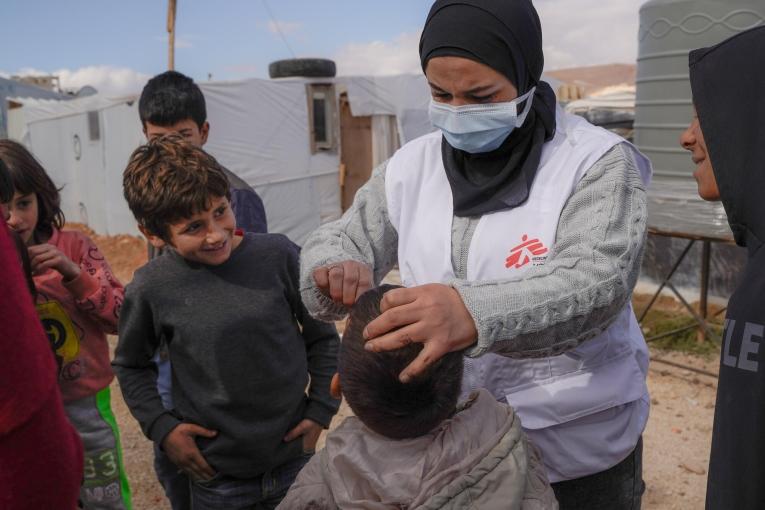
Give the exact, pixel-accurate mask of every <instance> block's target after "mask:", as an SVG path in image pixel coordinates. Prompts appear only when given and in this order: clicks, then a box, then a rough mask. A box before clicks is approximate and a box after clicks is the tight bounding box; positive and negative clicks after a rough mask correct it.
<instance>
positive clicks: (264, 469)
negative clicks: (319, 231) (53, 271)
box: [113, 136, 339, 510]
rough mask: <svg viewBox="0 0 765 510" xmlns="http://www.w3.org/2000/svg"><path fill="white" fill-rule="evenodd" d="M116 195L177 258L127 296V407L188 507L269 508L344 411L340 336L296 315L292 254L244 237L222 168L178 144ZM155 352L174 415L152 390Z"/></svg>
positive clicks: (286, 245)
mask: <svg viewBox="0 0 765 510" xmlns="http://www.w3.org/2000/svg"><path fill="white" fill-rule="evenodd" d="M123 184H124V194H125V198H126V200H127V202H128V205H129V206H130V209H131V211H132V212H133V214H134V216H135V217H136V220H137V221H138V224H139V228H140V229H141V231H142V232H143V233H144V235H145V236H146V237H147V238H148V240H149V242H150V243H151V244H152V245H153V246H154V247H156V248H162V247H165V246H171V247H172V248H173V249H172V250H167V253H166V254H164V255H163V256H161V257H157V258H155V259H154V260H152V261H150V262H149V263H148V264H147V265H145V266H144V267H142V268H141V269H139V270H138V271H137V272H136V274H135V277H134V279H133V281H132V283H131V284H130V285H129V286H128V287H127V291H126V295H125V302H124V304H123V307H122V312H121V316H120V328H119V343H118V345H117V350H116V352H115V358H114V362H113V365H114V370H115V372H116V374H117V377H118V379H119V382H120V387H121V389H122V392H123V396H124V398H125V402H126V403H127V405H128V407H129V408H130V410H131V412H132V413H133V415H134V416H135V417H136V419H137V420H138V421H139V422H140V424H141V427H142V429H143V431H144V433H145V434H146V435H147V436H148V437H149V438H150V439H151V440H152V441H154V443H155V444H156V445H159V446H161V447H162V449H163V450H164V452H165V453H166V454H167V456H168V457H169V458H170V460H171V461H172V462H173V463H174V464H175V465H176V466H177V468H176V469H180V470H181V471H183V472H184V473H186V474H187V475H188V476H189V478H190V479H191V484H190V485H191V489H190V492H191V506H192V507H193V508H194V509H195V510H207V509H229V508H250V507H256V506H257V508H274V507H275V506H276V505H277V504H278V503H279V501H280V500H281V499H282V498H283V497H284V494H285V493H286V491H287V489H288V488H289V486H290V485H291V484H292V482H293V480H294V478H295V476H296V475H297V473H298V472H299V471H300V469H301V468H302V467H303V465H304V464H305V463H306V462H307V460H308V458H309V457H310V456H311V455H312V453H313V450H314V448H315V445H316V441H317V439H318V437H319V434H320V433H321V430H322V429H323V428H326V427H327V426H328V425H329V423H330V421H331V418H332V416H333V415H334V414H335V413H336V411H337V408H338V406H339V401H338V400H336V399H334V398H332V397H331V396H330V394H329V384H330V380H331V377H332V374H333V373H334V371H335V367H336V356H337V345H338V336H337V332H336V331H335V329H334V326H332V325H329V324H325V323H322V322H319V321H316V320H314V319H312V318H311V317H310V316H309V315H308V313H307V311H306V310H305V308H304V307H303V304H302V302H301V300H300V293H299V290H298V248H297V247H296V246H295V245H294V244H293V243H292V242H291V241H289V240H288V239H287V238H286V237H284V236H282V235H278V234H251V233H247V234H245V235H244V236H240V235H238V234H237V233H236V223H235V220H234V215H233V212H232V211H231V206H230V202H229V196H230V188H229V183H228V181H227V179H226V175H225V173H224V172H223V169H222V168H221V166H220V165H219V164H218V163H217V161H215V159H214V158H213V157H212V156H209V155H208V154H206V153H205V152H204V151H202V150H201V149H199V148H197V147H194V146H193V145H191V144H189V143H185V142H183V141H182V140H180V139H179V138H178V137H175V136H171V137H163V138H159V139H156V140H154V141H153V142H150V143H149V144H147V145H144V146H142V147H139V148H138V149H137V150H136V151H135V152H134V153H133V155H132V157H131V159H130V163H129V164H128V167H127V169H126V170H125V174H124V179H123ZM160 341H165V342H166V344H167V348H168V353H169V357H170V360H171V361H172V366H173V388H172V396H173V402H174V407H173V409H172V410H168V409H166V408H165V406H164V405H163V403H162V401H161V399H160V396H159V393H158V391H157V385H156V366H155V364H154V362H153V356H154V353H155V352H156V350H157V348H158V347H159V344H160ZM309 374H310V385H309ZM306 388H308V393H307V394H306Z"/></svg>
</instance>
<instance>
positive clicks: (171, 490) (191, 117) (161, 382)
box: [138, 71, 268, 510]
mask: <svg viewBox="0 0 765 510" xmlns="http://www.w3.org/2000/svg"><path fill="white" fill-rule="evenodd" d="M138 112H139V115H140V117H141V124H142V126H143V133H144V135H145V136H146V138H147V139H148V140H153V139H155V138H157V137H161V136H163V135H165V134H167V133H178V134H179V135H181V136H182V137H183V138H184V139H185V140H187V141H188V142H190V143H192V144H194V145H196V146H197V147H200V148H201V147H203V146H204V144H205V143H206V142H207V137H208V136H209V134H210V123H209V122H208V120H207V106H206V103H205V97H204V95H203V94H202V90H201V89H200V88H199V86H198V85H197V84H196V83H194V81H193V80H192V79H191V78H189V77H188V76H184V75H183V74H181V73H179V72H177V71H167V72H164V73H162V74H158V75H157V76H155V77H154V78H152V79H151V80H149V81H148V83H147V84H146V86H145V87H144V89H143V92H142V93H141V98H140V100H139V102H138ZM221 168H222V170H223V172H224V173H225V174H226V177H227V178H228V180H229V183H230V184H231V187H230V193H231V210H232V211H233V212H234V216H235V217H236V224H237V226H238V227H239V228H240V229H242V230H243V231H245V232H254V233H265V232H268V226H267V223H266V211H265V209H264V207H263V201H262V200H261V199H260V197H259V196H258V194H257V193H255V191H254V190H253V189H252V188H251V187H250V186H249V185H248V184H247V183H246V182H245V181H244V180H242V179H241V178H239V177H238V176H237V175H236V174H234V173H233V172H231V171H230V170H228V169H227V168H225V167H221ZM148 247H149V260H151V259H153V258H154V257H157V256H159V255H161V254H162V252H163V250H159V249H156V248H155V247H154V246H153V245H152V244H151V243H149V246H148ZM166 351H167V349H165V348H164V343H163V344H162V347H160V349H159V352H158V353H157V356H156V362H157V369H158V375H157V387H158V388H159V394H160V396H161V397H162V402H163V403H164V404H165V407H166V408H167V409H172V408H173V402H172V396H171V391H172V389H171V385H172V382H171V380H172V369H171V366H170V362H169V361H168V360H167V352H166ZM154 470H155V471H156V473H157V478H158V479H159V481H160V483H161V484H162V487H163V488H164V489H165V494H166V495H167V498H168V499H169V500H170V503H171V505H172V507H173V510H188V509H189V508H190V506H189V505H190V502H189V490H188V488H189V481H188V479H187V478H186V476H185V475H184V474H183V473H182V472H179V471H178V469H177V468H176V466H175V464H173V463H172V462H171V461H170V459H168V458H167V456H166V455H165V454H164V452H163V451H162V450H161V449H160V448H159V447H156V448H155V451H154Z"/></svg>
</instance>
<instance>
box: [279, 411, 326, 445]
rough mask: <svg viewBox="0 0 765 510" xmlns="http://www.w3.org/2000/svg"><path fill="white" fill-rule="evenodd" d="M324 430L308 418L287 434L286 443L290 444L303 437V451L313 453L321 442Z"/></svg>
mask: <svg viewBox="0 0 765 510" xmlns="http://www.w3.org/2000/svg"><path fill="white" fill-rule="evenodd" d="M322 430H324V427H322V426H321V425H319V424H318V423H316V422H315V421H313V420H309V419H307V418H306V419H305V420H303V421H301V422H300V423H298V424H297V425H296V426H295V428H294V429H292V430H290V431H289V432H287V435H286V436H284V442H285V443H289V442H290V441H294V440H295V439H297V438H299V437H300V436H303V451H304V452H312V451H314V450H315V449H316V443H317V441H319V436H320V435H321V431H322Z"/></svg>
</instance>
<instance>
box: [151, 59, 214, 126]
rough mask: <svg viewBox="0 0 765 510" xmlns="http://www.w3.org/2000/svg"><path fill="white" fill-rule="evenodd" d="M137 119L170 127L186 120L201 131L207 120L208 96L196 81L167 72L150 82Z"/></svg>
mask: <svg viewBox="0 0 765 510" xmlns="http://www.w3.org/2000/svg"><path fill="white" fill-rule="evenodd" d="M138 115H139V116H140V117H141V124H142V125H143V127H144V129H146V123H147V122H150V123H151V124H154V125H155V126H162V127H168V126H172V125H174V124H177V123H178V122H180V121H182V120H186V119H191V120H193V121H194V122H195V123H196V124H197V126H199V128H200V129H201V128H202V125H203V124H204V123H205V121H206V120H207V106H206V105H205V96H204V95H203V94H202V91H201V90H200V89H199V86H198V85H197V84H196V83H194V80H192V79H191V78H189V77H188V76H186V75H184V74H181V73H179V72H177V71H165V72H164V73H162V74H158V75H157V76H155V77H154V78H152V79H151V80H149V81H148V82H147V83H146V85H145V86H144V88H143V92H141V99H140V100H139V101H138Z"/></svg>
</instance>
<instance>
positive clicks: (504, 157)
mask: <svg viewBox="0 0 765 510" xmlns="http://www.w3.org/2000/svg"><path fill="white" fill-rule="evenodd" d="M441 56H455V57H463V58H468V59H471V60H474V61H476V62H479V63H481V64H484V65H487V66H489V67H491V68H492V69H494V70H495V71H497V72H500V73H502V74H504V75H505V76H506V77H507V78H508V79H509V80H510V81H511V82H512V83H513V85H515V87H516V88H517V89H518V96H522V95H523V94H525V93H526V92H528V91H529V90H531V88H532V87H534V86H536V92H535V94H534V98H533V102H532V107H531V110H530V111H529V114H528V116H527V117H526V120H525V122H524V124H523V126H522V127H520V128H517V129H515V130H514V131H513V132H512V133H511V134H510V136H508V137H507V139H506V140H505V142H504V143H503V144H502V145H501V146H500V147H499V148H498V149H497V150H495V151H492V152H487V153H482V154H470V153H467V152H464V151H461V150H459V149H455V148H454V147H452V146H451V145H449V142H447V141H446V138H443V140H442V142H441V152H442V155H443V161H444V167H445V169H446V175H447V177H448V179H449V184H450V186H451V189H452V196H453V197H454V214H455V215H457V216H481V215H484V214H489V213H492V212H497V211H502V210H506V209H512V208H514V207H517V206H519V205H521V204H523V203H524V202H525V201H526V199H527V198H528V196H529V190H530V189H531V185H532V183H533V182H534V176H535V175H536V173H537V169H538V167H539V160H540V158H541V156H542V146H543V145H544V143H545V142H547V141H548V140H550V139H552V137H553V135H554V133H555V104H556V99H555V93H554V92H553V90H552V89H551V88H550V85H549V84H547V83H546V82H544V81H540V78H541V76H542V69H543V67H544V56H543V54H542V27H541V25H540V23H539V16H537V12H536V10H535V9H534V6H533V5H532V4H531V1H530V0H502V1H500V0H437V1H436V3H435V4H433V7H432V8H431V9H430V14H428V19H427V21H426V22H425V27H424V29H423V32H422V38H421V39H420V61H421V63H422V69H423V71H425V70H426V68H427V66H428V61H429V60H430V59H431V58H433V57H441ZM520 106H521V108H522V107H523V106H525V104H523V105H520Z"/></svg>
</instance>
